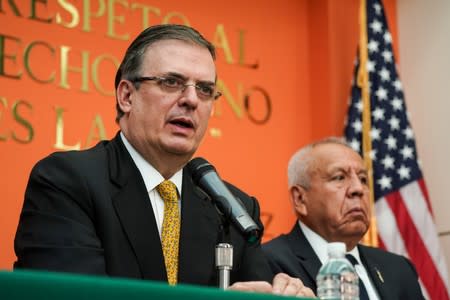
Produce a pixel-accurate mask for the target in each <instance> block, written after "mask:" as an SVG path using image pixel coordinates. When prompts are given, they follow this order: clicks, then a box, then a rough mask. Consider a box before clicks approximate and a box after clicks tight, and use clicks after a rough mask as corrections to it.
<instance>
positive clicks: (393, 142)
mask: <svg viewBox="0 0 450 300" xmlns="http://www.w3.org/2000/svg"><path fill="white" fill-rule="evenodd" d="M384 143H385V144H386V146H387V147H388V149H389V150H394V149H396V148H397V139H396V138H394V137H393V136H392V135H391V134H390V135H389V137H388V138H387V139H386V140H385V141H384Z"/></svg>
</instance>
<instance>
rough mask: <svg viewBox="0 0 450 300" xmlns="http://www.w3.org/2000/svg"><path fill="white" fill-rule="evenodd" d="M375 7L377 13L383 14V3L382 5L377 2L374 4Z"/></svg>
mask: <svg viewBox="0 0 450 300" xmlns="http://www.w3.org/2000/svg"><path fill="white" fill-rule="evenodd" d="M373 8H374V9H375V13H376V14H377V15H379V14H381V5H380V3H375V4H374V5H373Z"/></svg>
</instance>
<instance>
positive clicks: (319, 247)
mask: <svg viewBox="0 0 450 300" xmlns="http://www.w3.org/2000/svg"><path fill="white" fill-rule="evenodd" d="M298 224H299V226H300V228H301V229H302V231H303V233H304V234H305V237H306V239H307V240H308V242H309V244H310V245H311V247H312V248H313V250H314V252H315V253H316V255H317V256H318V257H319V260H320V262H321V263H322V265H323V264H324V263H325V262H326V261H327V260H328V253H327V247H328V242H327V241H326V240H325V239H324V238H323V237H321V236H320V235H318V234H317V233H316V232H314V231H313V230H311V229H310V228H309V227H308V226H306V225H305V224H304V223H302V222H301V221H300V220H299V221H298ZM347 253H348V254H351V255H353V256H354V257H355V258H356V260H357V261H358V263H360V264H361V265H362V263H361V258H360V256H359V250H358V247H354V248H353V249H352V250H350V251H349V252H347Z"/></svg>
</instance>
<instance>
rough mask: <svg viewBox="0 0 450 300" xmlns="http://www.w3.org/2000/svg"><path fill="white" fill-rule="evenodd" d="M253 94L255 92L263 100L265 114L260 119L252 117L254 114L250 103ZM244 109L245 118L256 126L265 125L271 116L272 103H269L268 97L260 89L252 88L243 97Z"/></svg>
mask: <svg viewBox="0 0 450 300" xmlns="http://www.w3.org/2000/svg"><path fill="white" fill-rule="evenodd" d="M255 92H257V93H259V94H261V95H262V96H263V98H262V99H263V106H264V109H265V114H263V116H262V117H260V118H256V117H255V116H254V114H253V112H252V107H251V102H250V100H251V96H252V94H254V93H255ZM244 107H245V111H246V113H247V117H248V118H249V120H250V121H252V122H253V123H255V124H258V125H262V124H265V123H267V122H268V121H269V120H270V116H271V115H272V103H271V101H270V96H269V94H268V93H267V92H266V91H265V90H264V89H263V88H261V87H252V88H250V89H249V90H248V91H246V93H245V97H244Z"/></svg>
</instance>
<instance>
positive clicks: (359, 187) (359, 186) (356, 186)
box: [348, 174, 366, 197]
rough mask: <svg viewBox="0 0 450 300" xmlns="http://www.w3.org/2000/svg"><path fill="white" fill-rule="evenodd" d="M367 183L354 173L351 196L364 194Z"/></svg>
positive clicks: (350, 188)
mask: <svg viewBox="0 0 450 300" xmlns="http://www.w3.org/2000/svg"><path fill="white" fill-rule="evenodd" d="M365 188H366V185H365V184H364V183H363V182H362V181H361V178H359V176H358V175H357V174H354V175H352V177H351V179H350V186H349V188H348V193H349V195H350V196H351V197H361V196H362V195H363V194H364V189H365Z"/></svg>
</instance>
